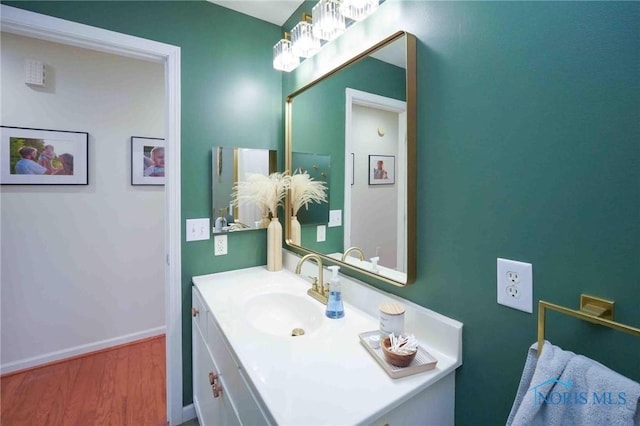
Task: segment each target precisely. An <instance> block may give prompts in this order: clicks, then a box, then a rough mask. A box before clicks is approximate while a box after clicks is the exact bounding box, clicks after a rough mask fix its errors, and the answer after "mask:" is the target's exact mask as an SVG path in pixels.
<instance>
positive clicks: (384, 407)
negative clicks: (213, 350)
mask: <svg viewBox="0 0 640 426" xmlns="http://www.w3.org/2000/svg"><path fill="white" fill-rule="evenodd" d="M316 270H317V268H316ZM341 278H345V277H341ZM345 279H346V278H345ZM193 283H194V284H195V286H196V287H197V288H198V290H199V291H200V293H201V295H202V296H203V298H204V300H205V303H206V304H207V305H208V306H209V308H210V310H211V312H212V313H213V315H214V316H215V319H216V320H217V322H218V324H219V325H220V328H221V329H222V331H223V332H224V334H225V336H226V338H227V340H228V341H229V343H230V344H231V346H232V348H233V350H234V352H235V355H236V356H237V358H238V360H239V361H240V363H241V364H242V368H243V369H244V370H245V372H246V373H247V374H248V376H249V378H250V380H251V381H252V383H253V386H254V388H255V389H256V390H257V392H258V393H259V395H260V397H261V398H262V400H263V402H264V403H265V404H266V406H267V407H268V409H269V411H270V412H271V415H272V416H273V419H274V420H275V421H276V423H277V424H279V425H323V424H326V425H335V424H336V421H337V419H339V423H340V424H362V423H368V422H371V421H372V420H374V419H376V418H378V417H379V416H380V415H382V414H384V413H385V412H387V411H389V410H391V409H393V408H395V407H396V406H398V405H400V404H401V403H402V402H404V401H405V400H407V399H408V398H409V397H411V396H413V395H415V394H417V393H418V392H420V391H421V390H423V389H425V388H426V387H428V386H430V385H431V384H433V383H435V382H436V381H438V380H439V379H441V378H443V377H444V376H446V375H447V374H449V373H451V372H453V371H454V370H455V369H456V368H457V367H458V366H460V365H461V364H462V361H461V356H460V353H461V347H451V345H449V347H447V346H446V345H444V346H443V345H442V344H437V342H441V341H442V340H443V339H444V340H445V341H451V342H454V344H455V342H458V345H461V343H460V342H461V333H462V324H460V323H458V322H457V321H454V320H451V319H448V318H446V317H442V316H441V315H439V314H436V313H433V315H430V314H429V313H430V312H432V311H429V310H427V309H423V308H420V307H418V310H424V311H425V312H421V313H419V315H426V316H427V317H429V318H430V319H429V318H427V317H425V318H420V321H408V322H406V324H408V325H409V326H411V325H412V324H416V323H421V324H425V327H428V326H429V321H431V322H439V324H437V325H436V326H434V327H431V329H432V330H437V331H436V332H438V333H441V334H442V333H457V335H456V336H453V337H452V336H440V337H439V338H438V336H435V337H434V344H435V345H436V346H434V345H431V344H430V342H429V341H428V340H422V339H421V336H425V335H429V334H428V333H427V334H425V333H424V330H416V331H418V332H417V333H415V334H416V337H418V339H420V344H421V346H422V347H423V348H424V349H426V350H427V351H428V352H429V353H431V354H432V355H433V356H434V357H435V358H436V359H437V360H438V364H437V366H436V368H435V369H433V370H430V371H426V372H422V373H418V374H415V375H412V376H408V377H404V378H400V379H392V378H390V377H389V376H388V375H387V373H385V371H384V370H383V369H382V367H381V366H380V365H379V364H378V363H377V362H376V360H375V359H373V357H372V356H371V355H370V354H369V353H368V352H367V350H366V349H365V348H364V347H363V346H362V344H361V343H360V341H359V338H358V334H359V333H362V332H366V331H371V330H376V329H378V327H379V324H378V318H377V317H373V316H371V315H369V314H367V313H365V312H364V311H363V310H360V309H358V308H357V307H356V306H354V305H353V304H351V303H349V302H350V301H349V300H345V301H344V307H345V317H344V318H342V319H337V320H336V319H329V318H326V317H325V316H324V309H325V306H324V305H322V304H320V303H319V302H315V301H313V299H311V298H310V297H309V296H307V295H306V291H307V289H308V288H309V287H310V284H309V283H308V281H306V280H305V279H303V278H301V277H300V276H298V275H295V274H293V273H292V272H290V271H288V270H286V269H283V270H281V271H278V272H268V271H267V270H266V268H265V267H263V266H261V267H255V268H248V269H241V270H236V271H229V272H222V273H217V274H210V275H203V276H198V277H194V278H193ZM343 286H344V281H343ZM365 291H368V290H365ZM277 292H285V293H290V294H293V295H297V296H300V297H305V298H308V299H310V300H312V301H313V302H314V303H313V304H311V305H310V306H309V308H307V309H317V310H318V312H319V313H320V314H321V316H322V319H321V320H320V321H321V325H320V327H319V328H318V329H317V330H315V331H312V332H311V333H307V334H305V335H303V336H297V337H291V336H279V335H275V334H271V333H265V332H264V331H260V330H258V328H256V327H255V326H253V325H252V324H251V323H250V322H249V320H248V319H247V318H246V317H245V315H244V312H243V311H244V306H243V304H244V303H245V302H246V300H248V299H249V298H251V297H255V296H256V295H257V294H261V293H277ZM378 293H381V292H378ZM381 294H384V293H381ZM345 299H347V298H346V297H345ZM394 300H398V299H397V298H395V299H394ZM407 303H408V304H409V305H410V308H411V309H413V308H414V307H415V306H417V305H413V304H411V303H410V302H407ZM315 314H317V312H314V313H310V315H315ZM407 314H409V312H407ZM414 316H415V315H414ZM414 327H415V326H414ZM405 331H406V332H408V333H411V332H413V331H414V330H411V329H408V328H407V327H405ZM454 346H455V345H454ZM332 413H335V416H337V417H335V416H334V415H332Z"/></svg>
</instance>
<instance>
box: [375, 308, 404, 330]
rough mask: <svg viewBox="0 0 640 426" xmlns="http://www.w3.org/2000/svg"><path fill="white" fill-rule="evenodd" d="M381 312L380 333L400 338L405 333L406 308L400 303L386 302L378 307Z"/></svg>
mask: <svg viewBox="0 0 640 426" xmlns="http://www.w3.org/2000/svg"><path fill="white" fill-rule="evenodd" d="M378 309H379V310H380V333H381V334H382V335H384V336H388V335H389V334H391V333H393V334H395V335H396V336H399V335H401V334H403V333H404V306H402V305H401V304H400V303H395V302H385V303H381V304H380V306H378Z"/></svg>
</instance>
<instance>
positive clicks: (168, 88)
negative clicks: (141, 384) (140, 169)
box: [0, 5, 183, 425]
mask: <svg viewBox="0 0 640 426" xmlns="http://www.w3.org/2000/svg"><path fill="white" fill-rule="evenodd" d="M0 7H1V15H0V23H1V30H2V31H3V32H8V33H13V34H18V35H22V36H26V37H32V38H38V39H42V40H47V41H53V42H57V43H60V44H67V45H71V46H77V47H82V48H85V49H90V50H97V51H101V52H107V53H113V54H116V55H122V56H126V57H130V58H135V59H141V60H145V61H153V62H160V63H163V64H164V70H165V105H164V129H165V131H164V136H165V139H166V141H165V143H166V146H165V149H166V155H167V159H166V169H167V171H166V180H165V202H164V210H165V229H164V241H165V244H164V245H165V265H164V281H165V312H166V359H167V363H166V373H167V419H168V421H169V424H171V425H174V424H180V423H182V421H183V407H182V336H181V333H182V327H181V324H182V296H181V295H182V291H181V287H182V284H181V258H180V239H181V236H180V229H181V227H180V48H179V47H177V46H171V45H168V44H165V43H159V42H155V41H151V40H146V39H142V38H139V37H133V36H129V35H125V34H120V33H116V32H113V31H108V30H103V29H99V28H95V27H89V26H87V25H83V24H77V23H74V22H70V21H65V20H62V19H58V18H53V17H50V16H46V15H41V14H37V13H33V12H29V11H25V10H22V9H17V8H13V7H10V6H6V5H0Z"/></svg>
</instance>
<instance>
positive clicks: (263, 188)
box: [231, 172, 290, 217]
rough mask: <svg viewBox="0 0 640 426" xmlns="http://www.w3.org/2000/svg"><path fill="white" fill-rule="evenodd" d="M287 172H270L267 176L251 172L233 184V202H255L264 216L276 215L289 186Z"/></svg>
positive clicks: (237, 203)
mask: <svg viewBox="0 0 640 426" xmlns="http://www.w3.org/2000/svg"><path fill="white" fill-rule="evenodd" d="M289 180H290V176H289V174H288V172H283V173H278V172H276V173H271V174H270V175H269V176H265V175H261V174H257V173H253V174H250V175H248V176H247V179H246V180H243V181H239V182H237V183H236V184H235V185H234V186H233V193H232V195H231V196H232V198H233V204H234V205H236V206H239V205H241V204H256V205H257V206H258V208H259V209H260V211H262V214H263V215H264V216H265V217H266V216H267V215H268V214H269V213H271V216H272V217H278V206H281V205H282V202H283V200H284V195H285V193H286V192H287V188H288V187H289Z"/></svg>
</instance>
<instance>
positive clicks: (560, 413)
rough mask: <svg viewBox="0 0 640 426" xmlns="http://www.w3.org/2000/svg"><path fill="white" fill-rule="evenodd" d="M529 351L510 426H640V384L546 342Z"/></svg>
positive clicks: (509, 422)
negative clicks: (539, 347)
mask: <svg viewBox="0 0 640 426" xmlns="http://www.w3.org/2000/svg"><path fill="white" fill-rule="evenodd" d="M537 353H538V344H537V343H534V344H533V345H531V347H530V348H529V352H528V354H527V360H526V362H525V367H524V370H523V372H522V378H521V379H520V385H519V386H518V392H517V394H516V398H515V401H514V402H513V407H512V408H511V413H510V414H509V418H508V419H507V425H515V426H521V425H544V426H549V425H581V426H588V425H593V426H600V425H607V426H609V425H611V426H618V425H620V426H622V425H625V426H630V425H635V426H640V409H639V407H638V404H639V403H640V384H638V383H637V382H634V381H633V380H630V379H628V378H626V377H624V376H622V375H620V374H618V373H616V372H615V371H613V370H610V369H609V368H607V367H605V366H604V365H602V364H599V363H597V362H596V361H593V360H591V359H589V358H586V357H584V356H581V355H576V354H574V353H573V352H569V351H564V350H562V349H560V348H559V347H557V346H554V345H552V344H551V343H549V342H547V341H545V344H544V347H543V350H542V354H541V356H540V358H538V357H537Z"/></svg>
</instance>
